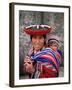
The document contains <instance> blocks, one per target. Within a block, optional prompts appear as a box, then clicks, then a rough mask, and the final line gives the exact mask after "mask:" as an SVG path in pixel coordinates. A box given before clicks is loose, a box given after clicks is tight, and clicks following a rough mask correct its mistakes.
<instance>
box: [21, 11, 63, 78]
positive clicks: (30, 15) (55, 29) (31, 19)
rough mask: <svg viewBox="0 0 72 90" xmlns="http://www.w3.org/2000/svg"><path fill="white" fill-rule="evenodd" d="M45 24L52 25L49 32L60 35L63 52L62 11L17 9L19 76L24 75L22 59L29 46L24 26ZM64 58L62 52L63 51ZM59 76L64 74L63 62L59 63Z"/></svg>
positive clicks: (28, 38)
mask: <svg viewBox="0 0 72 90" xmlns="http://www.w3.org/2000/svg"><path fill="white" fill-rule="evenodd" d="M38 24H46V25H49V26H51V27H52V32H51V34H54V35H57V36H59V37H60V43H61V47H60V49H61V51H62V52H64V13H59V12H39V11H23V10H20V11H19V76H20V79H21V78H22V77H23V76H24V73H23V60H24V57H25V56H26V55H27V53H28V51H29V49H30V47H31V42H30V36H29V35H27V34H26V33H25V32H24V27H26V26H29V25H38ZM62 57H63V60H64V53H63V56H62ZM60 66H61V67H60V73H59V76H60V77H63V76H64V63H63V62H62V64H61V65H60Z"/></svg>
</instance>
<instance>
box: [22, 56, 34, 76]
mask: <svg viewBox="0 0 72 90" xmlns="http://www.w3.org/2000/svg"><path fill="white" fill-rule="evenodd" d="M23 66H24V73H28V74H32V73H33V72H34V67H33V62H32V61H31V59H30V58H28V57H26V58H25V60H24V64H23Z"/></svg>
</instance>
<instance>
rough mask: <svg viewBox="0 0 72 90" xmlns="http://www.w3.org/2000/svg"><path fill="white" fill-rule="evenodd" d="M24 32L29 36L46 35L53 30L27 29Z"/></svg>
mask: <svg viewBox="0 0 72 90" xmlns="http://www.w3.org/2000/svg"><path fill="white" fill-rule="evenodd" d="M24 31H25V32H26V33H27V34H29V35H46V34H48V33H50V32H51V28H49V29H46V30H32V29H25V30H24Z"/></svg>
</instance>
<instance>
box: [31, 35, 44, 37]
mask: <svg viewBox="0 0 72 90" xmlns="http://www.w3.org/2000/svg"><path fill="white" fill-rule="evenodd" d="M32 37H43V35H32Z"/></svg>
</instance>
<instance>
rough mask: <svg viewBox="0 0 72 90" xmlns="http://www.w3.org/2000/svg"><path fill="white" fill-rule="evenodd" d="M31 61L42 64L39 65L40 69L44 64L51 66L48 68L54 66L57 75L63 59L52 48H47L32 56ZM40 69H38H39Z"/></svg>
mask: <svg viewBox="0 0 72 90" xmlns="http://www.w3.org/2000/svg"><path fill="white" fill-rule="evenodd" d="M31 59H32V60H34V61H36V62H38V63H41V64H38V66H39V67H41V66H42V65H43V64H44V63H46V64H47V63H48V64H49V65H46V67H48V66H52V67H53V68H54V69H55V70H56V72H57V73H58V71H59V65H60V63H61V57H60V55H59V53H57V52H54V51H53V50H52V49H51V48H45V49H43V50H41V51H39V52H38V53H36V54H32V55H31ZM40 65H41V66H40ZM39 67H37V68H38V69H39ZM41 68H42V67H41Z"/></svg>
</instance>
